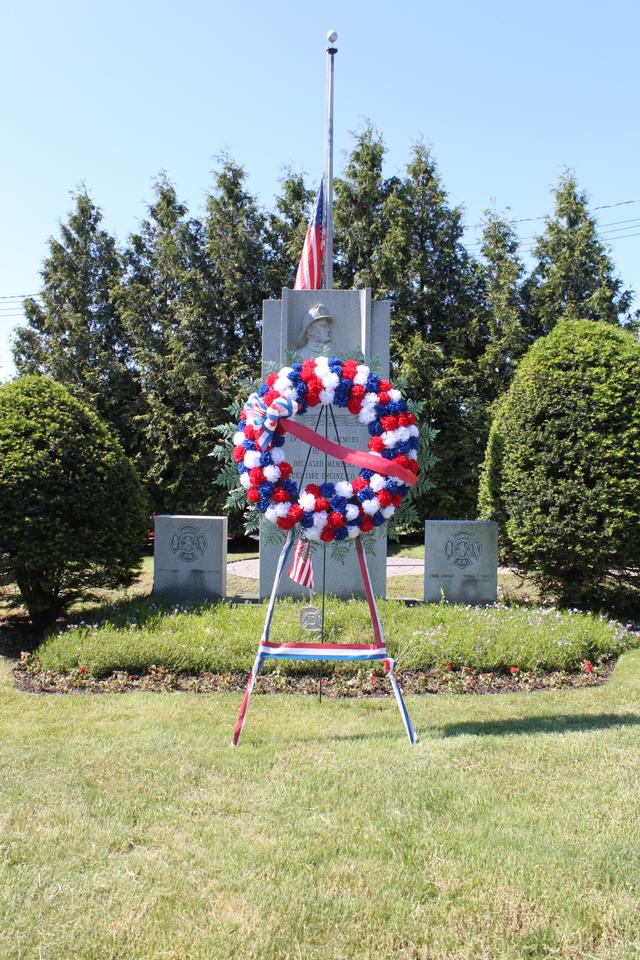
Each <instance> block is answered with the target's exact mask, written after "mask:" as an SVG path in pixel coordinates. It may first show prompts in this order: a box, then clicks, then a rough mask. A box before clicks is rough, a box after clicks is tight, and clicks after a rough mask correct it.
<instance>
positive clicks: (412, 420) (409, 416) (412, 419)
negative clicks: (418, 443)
mask: <svg viewBox="0 0 640 960" xmlns="http://www.w3.org/2000/svg"><path fill="white" fill-rule="evenodd" d="M415 422H416V418H415V416H414V415H413V413H408V414H407V426H408V427H413V426H415Z"/></svg>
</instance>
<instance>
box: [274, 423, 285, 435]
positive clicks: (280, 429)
mask: <svg viewBox="0 0 640 960" xmlns="http://www.w3.org/2000/svg"><path fill="white" fill-rule="evenodd" d="M285 432H286V431H285V429H284V425H283V424H282V423H278V424H277V425H276V433H279V434H281V435H282V434H283V433H285Z"/></svg>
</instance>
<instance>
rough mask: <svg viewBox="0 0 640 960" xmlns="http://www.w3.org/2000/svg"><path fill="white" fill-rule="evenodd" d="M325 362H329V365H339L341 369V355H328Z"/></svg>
mask: <svg viewBox="0 0 640 960" xmlns="http://www.w3.org/2000/svg"><path fill="white" fill-rule="evenodd" d="M327 363H328V364H329V367H340V369H342V359H341V357H329V359H328V360H327Z"/></svg>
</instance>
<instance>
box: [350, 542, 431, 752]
mask: <svg viewBox="0 0 640 960" xmlns="http://www.w3.org/2000/svg"><path fill="white" fill-rule="evenodd" d="M356 551H357V554H358V562H359V564H360V573H361V574H362V583H363V584H364V592H365V596H366V598H367V603H368V605H369V613H370V614H371V623H372V625H373V633H374V636H375V638H376V643H377V644H378V645H379V646H381V647H383V646H384V635H383V633H382V623H381V621H380V616H379V614H378V606H377V604H376V598H375V596H374V593H373V587H372V586H371V577H370V576H369V568H368V566H367V558H366V556H365V552H364V548H363V546H362V543H361V541H360V537H358V539H357V540H356ZM383 663H384V668H385V670H386V671H387V673H388V674H389V679H390V680H391V686H392V687H393V693H394V695H395V698H396V702H397V704H398V707H399V709H400V716H401V717H402V722H403V723H404V728H405V730H406V731H407V736H408V737H409V743H410V744H411V746H414V745H415V744H416V743H417V742H418V738H417V737H416V733H415V730H414V729H413V725H412V723H411V719H410V717H409V714H408V713H407V708H406V706H405V704H404V700H403V699H402V694H401V692H400V687H399V686H398V681H397V680H396V677H395V665H396V663H395V660H392V659H391V657H386V658H385V659H384V660H383Z"/></svg>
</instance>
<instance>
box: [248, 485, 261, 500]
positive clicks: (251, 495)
mask: <svg viewBox="0 0 640 960" xmlns="http://www.w3.org/2000/svg"><path fill="white" fill-rule="evenodd" d="M259 499H260V491H259V490H258V489H257V488H256V487H249V489H248V490H247V500H248V501H249V503H257V502H258V500H259Z"/></svg>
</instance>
